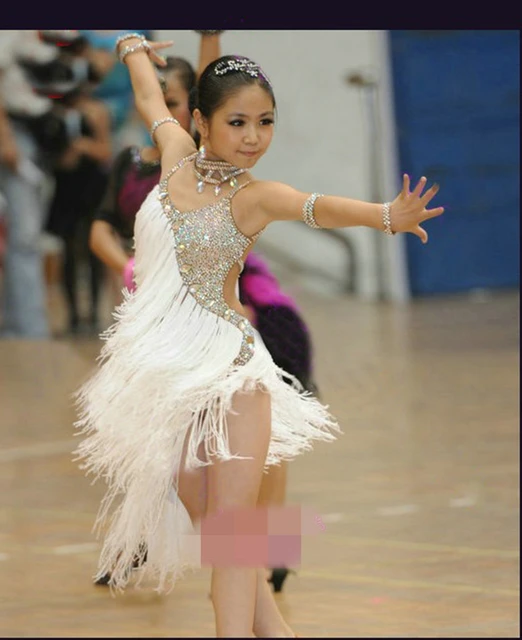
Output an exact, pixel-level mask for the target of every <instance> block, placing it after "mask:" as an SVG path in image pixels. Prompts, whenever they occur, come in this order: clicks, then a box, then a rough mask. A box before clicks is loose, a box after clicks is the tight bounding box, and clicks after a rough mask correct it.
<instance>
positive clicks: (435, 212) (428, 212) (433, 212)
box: [422, 207, 444, 220]
mask: <svg viewBox="0 0 522 640" xmlns="http://www.w3.org/2000/svg"><path fill="white" fill-rule="evenodd" d="M443 213H444V207H437V208H436V209H424V211H423V212H422V218H423V220H429V219H430V218H436V217H437V216H440V215H441V214H443Z"/></svg>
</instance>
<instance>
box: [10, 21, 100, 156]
mask: <svg viewBox="0 0 522 640" xmlns="http://www.w3.org/2000/svg"><path fill="white" fill-rule="evenodd" d="M88 48H89V44H88V42H87V40H86V39H85V38H84V37H83V36H81V35H80V34H79V33H78V32H77V31H72V30H54V31H33V32H28V31H26V32H23V33H22V35H21V37H20V40H19V41H18V42H17V43H16V46H15V47H13V54H14V56H13V57H14V60H15V61H16V64H11V65H9V67H8V69H7V70H6V71H7V72H8V73H6V74H5V76H6V77H5V81H4V83H3V84H4V86H3V89H4V94H5V96H4V103H5V107H6V110H7V112H8V114H9V116H10V117H11V118H12V119H13V120H14V121H16V122H19V123H21V124H23V125H24V127H25V128H26V130H28V131H29V133H30V134H31V135H32V136H33V138H34V140H35V141H36V143H37V144H38V146H39V148H40V150H41V151H42V152H43V153H44V154H45V155H46V156H48V157H49V159H50V160H53V159H55V158H58V157H59V156H60V155H61V154H62V153H63V152H64V151H65V150H66V149H67V148H68V146H69V144H70V143H71V141H72V140H73V139H74V138H76V137H78V136H80V135H89V131H90V128H89V125H88V123H87V122H86V119H85V117H84V116H82V115H81V114H80V113H79V112H77V111H76V110H75V109H74V99H75V97H76V96H78V95H79V94H80V93H81V92H82V91H83V90H84V89H86V88H88V87H92V86H93V85H96V84H97V83H99V82H100V81H101V79H102V73H101V72H100V71H99V69H98V67H96V66H95V65H94V64H93V63H92V62H90V60H89V58H88V56H87V55H86V54H87V52H88Z"/></svg>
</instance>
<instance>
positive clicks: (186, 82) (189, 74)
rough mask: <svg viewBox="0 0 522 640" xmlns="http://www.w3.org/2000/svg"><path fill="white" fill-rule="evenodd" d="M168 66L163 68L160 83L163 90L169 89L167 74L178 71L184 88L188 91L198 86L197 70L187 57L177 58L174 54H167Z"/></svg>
mask: <svg viewBox="0 0 522 640" xmlns="http://www.w3.org/2000/svg"><path fill="white" fill-rule="evenodd" d="M166 61H167V66H165V67H162V68H161V73H160V84H161V87H162V89H163V92H165V91H166V89H167V82H166V79H165V76H166V75H167V74H169V73H172V72H176V73H177V74H178V77H179V81H180V82H181V84H182V86H183V88H184V89H185V91H186V92H187V93H190V91H191V90H192V89H193V88H194V87H195V86H196V72H195V71H194V67H193V66H192V65H191V64H190V62H189V61H188V60H185V58H177V57H174V56H167V58H166Z"/></svg>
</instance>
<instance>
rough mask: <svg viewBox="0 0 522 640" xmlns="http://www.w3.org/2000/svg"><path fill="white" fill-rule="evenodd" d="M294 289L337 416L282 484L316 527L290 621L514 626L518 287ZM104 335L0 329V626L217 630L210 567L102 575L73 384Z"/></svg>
mask: <svg viewBox="0 0 522 640" xmlns="http://www.w3.org/2000/svg"><path fill="white" fill-rule="evenodd" d="M295 294H296V297H297V299H298V301H299V303H300V305H301V307H302V309H303V313H304V315H305V317H306V318H307V319H308V321H309V324H310V326H311V330H312V334H313V339H314V344H315V364H316V379H317V383H318V385H319V388H320V391H321V393H322V398H323V400H324V402H326V403H328V404H329V405H330V407H331V410H332V411H333V412H334V413H335V414H336V415H337V416H338V417H339V419H340V422H341V425H342V428H343V431H344V435H342V436H341V437H340V438H339V439H338V440H337V442H335V443H332V444H327V443H324V444H319V445H318V446H316V448H315V449H314V451H313V452H311V453H308V454H306V455H304V456H302V457H300V458H299V459H298V460H296V461H295V462H293V463H292V465H291V467H290V474H289V487H288V494H289V496H288V498H289V503H293V504H296V503H299V504H302V505H305V506H308V507H310V508H312V509H315V511H316V512H317V513H319V514H321V518H322V521H323V523H324V531H323V532H322V533H319V534H318V535H315V536H304V539H303V562H302V565H301V567H299V568H298V570H297V574H296V575H291V576H290V577H289V578H288V580H287V582H286V584H285V588H284V591H283V593H282V594H280V595H279V596H278V598H277V600H278V603H279V606H280V608H281V610H282V612H283V614H284V615H285V617H286V618H287V620H288V622H289V623H290V624H291V625H292V627H293V628H294V629H295V631H296V632H297V633H298V634H299V635H300V636H301V637H357V638H393V637H403V638H421V637H426V638H428V637H432V638H435V637H436V638H443V637H445V638H457V637H459V638H460V637H462V638H500V637H503V638H515V637H519V634H520V629H519V402H518V400H519V298H518V294H516V293H509V292H508V293H499V294H495V295H493V296H492V297H484V296H480V295H477V296H475V297H470V296H455V297H447V298H433V299H429V300H423V301H419V302H415V303H414V304H412V305H410V306H404V307H401V306H398V307H394V306H391V305H386V304H380V303H377V304H374V303H368V302H364V301H361V300H360V299H356V298H353V297H340V296H336V295H331V294H325V293H323V294H321V293H319V292H317V293H314V292H313V291H311V290H308V291H305V290H299V289H296V291H295ZM58 315H59V314H58ZM56 317H58V316H56ZM56 317H55V320H56ZM99 345H100V343H99V342H98V341H97V339H95V338H85V337H84V338H78V339H75V340H72V339H54V340H49V341H45V342H37V341H36V342H29V341H27V342H26V341H19V342H17V341H4V342H0V408H1V413H0V486H1V492H0V518H1V523H2V525H1V534H0V578H1V579H0V635H1V636H2V637H11V638H14V637H53V638H60V637H77V638H81V637H91V638H95V637H136V638H145V637H148V638H153V637H170V638H172V637H212V636H213V635H214V631H213V613H212V608H211V603H210V600H209V598H208V586H209V572H208V570H207V569H203V570H201V571H200V572H197V573H195V574H193V575H191V576H189V577H188V578H186V579H185V580H184V581H182V582H180V583H179V584H178V585H177V586H176V588H175V589H174V590H173V591H172V592H171V593H170V594H169V595H167V596H159V595H157V594H156V593H154V592H149V591H136V590H132V589H131V590H129V591H128V592H126V593H125V594H124V595H121V596H116V597H112V596H111V594H110V593H109V591H108V589H107V588H106V587H99V586H95V585H93V584H92V581H91V577H92V575H93V573H94V571H95V568H96V561H97V552H98V543H97V541H96V540H95V539H94V537H93V535H92V533H91V527H92V525H93V521H94V516H95V513H96V511H97V507H98V504H99V500H100V498H101V496H102V494H103V486H102V485H101V484H99V485H98V484H96V485H94V486H92V485H90V482H89V481H88V480H86V479H85V477H84V476H83V475H82V472H81V471H80V470H79V469H78V467H77V466H76V464H75V463H74V462H73V461H72V459H71V451H72V449H73V448H74V446H75V444H76V442H77V440H76V439H75V438H74V437H73V430H72V422H73V420H74V411H73V408H72V400H71V393H72V392H73V391H74V390H75V389H76V388H77V387H78V385H79V384H80V382H81V381H82V380H83V379H84V377H85V376H86V375H87V374H88V373H89V371H90V370H91V367H92V366H93V362H94V358H95V356H96V354H97V353H98V350H99Z"/></svg>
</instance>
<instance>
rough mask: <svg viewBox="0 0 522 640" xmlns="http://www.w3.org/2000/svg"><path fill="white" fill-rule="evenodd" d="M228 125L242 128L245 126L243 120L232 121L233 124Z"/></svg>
mask: <svg viewBox="0 0 522 640" xmlns="http://www.w3.org/2000/svg"><path fill="white" fill-rule="evenodd" d="M228 124H230V125H231V126H233V127H240V126H241V125H243V124H244V121H243V120H232V122H229V123H228Z"/></svg>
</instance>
